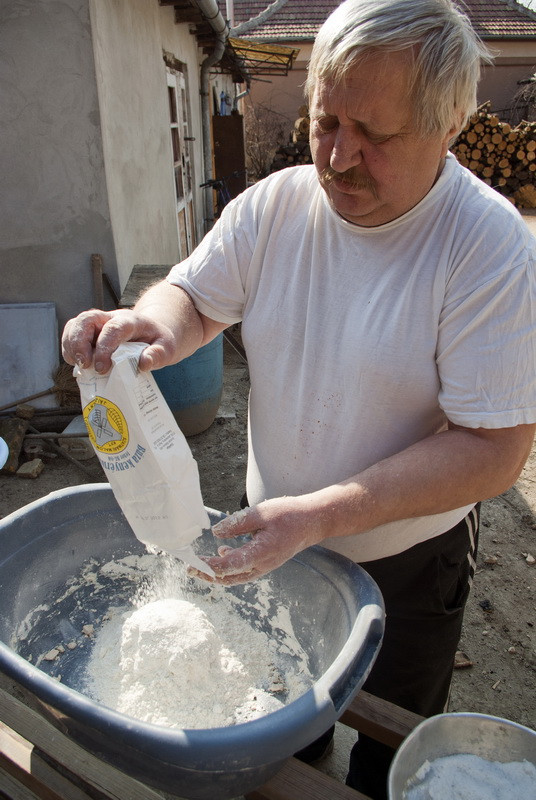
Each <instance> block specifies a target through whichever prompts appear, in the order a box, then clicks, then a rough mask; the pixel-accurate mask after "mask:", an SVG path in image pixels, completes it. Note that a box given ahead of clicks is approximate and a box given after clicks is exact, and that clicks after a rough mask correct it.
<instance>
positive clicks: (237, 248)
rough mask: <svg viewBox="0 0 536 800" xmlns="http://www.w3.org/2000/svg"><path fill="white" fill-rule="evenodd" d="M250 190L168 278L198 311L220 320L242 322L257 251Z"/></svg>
mask: <svg viewBox="0 0 536 800" xmlns="http://www.w3.org/2000/svg"><path fill="white" fill-rule="evenodd" d="M250 200H251V191H250V190H247V191H246V192H244V193H243V194H242V195H240V196H239V197H238V198H236V199H235V200H233V201H232V202H231V203H229V204H228V205H227V206H226V207H225V208H224V210H223V213H222V216H221V217H220V219H219V220H218V221H217V223H216V224H215V225H214V227H213V228H212V230H211V231H209V233H207V235H206V236H205V237H204V239H203V240H202V242H201V243H200V244H199V245H198V247H197V248H196V249H195V250H194V252H193V253H192V254H191V255H190V256H189V257H188V258H187V259H185V260H184V261H181V262H180V263H179V264H176V265H175V266H174V267H172V269H171V271H170V273H169V275H168V276H167V280H168V281H169V282H170V283H172V284H174V285H176V286H180V287H181V288H183V289H184V290H185V291H186V292H188V294H189V295H190V297H191V298H192V299H193V301H194V304H195V307H196V308H197V310H198V311H199V312H200V313H201V314H204V315H205V316H207V317H209V318H210V319H213V320H216V321H217V322H222V323H227V324H228V325H233V324H234V323H236V322H240V321H241V319H242V312H243V307H244V299H245V288H244V287H245V283H246V275H247V269H248V265H249V262H250V260H251V254H252V251H253V244H252V242H253V240H254V235H255V234H254V228H255V214H254V203H250V202H249V201H250Z"/></svg>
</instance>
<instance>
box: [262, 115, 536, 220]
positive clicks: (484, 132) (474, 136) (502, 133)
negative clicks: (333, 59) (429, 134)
mask: <svg viewBox="0 0 536 800" xmlns="http://www.w3.org/2000/svg"><path fill="white" fill-rule="evenodd" d="M298 113H299V116H298V118H297V119H296V121H295V122H294V128H293V130H292V133H291V135H290V141H289V143H288V144H286V145H283V146H281V147H280V148H279V149H278V150H277V152H276V154H275V156H274V160H273V162H272V166H271V172H276V171H277V170H280V169H284V167H291V166H294V165H296V164H310V163H311V149H310V147H309V111H308V108H307V106H301V107H300V109H299V112H298ZM451 150H452V152H453V153H454V155H455V156H456V158H457V159H458V161H459V162H460V164H463V166H464V167H467V168H468V169H470V170H471V172H473V173H474V174H475V175H477V176H478V177H479V178H481V179H482V180H483V181H484V182H485V183H487V184H488V185H489V186H493V188H494V189H497V191H499V192H501V194H504V195H505V196H506V197H509V198H510V199H511V200H512V202H514V203H515V204H516V205H518V206H520V207H525V208H536V122H526V121H522V122H520V123H519V125H516V127H512V126H511V125H509V124H508V123H507V122H501V120H500V119H499V117H498V116H496V115H495V114H493V113H492V112H491V110H490V103H489V102H488V103H484V105H482V106H480V107H479V108H478V110H477V111H476V113H475V114H473V116H472V117H471V119H470V120H469V122H468V124H467V125H466V127H465V128H464V129H463V131H462V132H461V133H460V135H459V136H458V138H457V140H456V142H455V144H454V145H453V146H452V148H451Z"/></svg>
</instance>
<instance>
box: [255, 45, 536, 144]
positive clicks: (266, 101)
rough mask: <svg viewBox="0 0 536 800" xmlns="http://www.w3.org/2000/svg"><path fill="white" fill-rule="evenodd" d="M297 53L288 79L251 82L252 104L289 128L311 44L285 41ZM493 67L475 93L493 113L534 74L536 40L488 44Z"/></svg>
mask: <svg viewBox="0 0 536 800" xmlns="http://www.w3.org/2000/svg"><path fill="white" fill-rule="evenodd" d="M285 45H288V46H289V47H295V48H297V49H299V50H300V53H299V55H298V58H297V60H296V62H295V64H294V66H293V68H292V70H291V71H290V72H289V74H288V75H287V76H271V77H270V78H268V80H269V81H270V82H269V83H265V82H260V81H254V82H253V83H252V87H251V93H250V97H251V101H252V102H253V103H258V104H261V105H264V106H267V107H268V108H271V109H272V110H274V111H277V112H278V113H280V114H282V115H283V117H285V118H286V120H287V121H288V124H289V131H290V130H291V129H292V126H293V124H294V120H295V119H296V118H297V117H298V109H299V107H300V105H302V104H303V102H304V100H303V85H304V82H305V79H306V76H307V75H306V70H307V63H308V60H309V57H310V55H311V49H312V45H311V44H309V43H306V42H285ZM489 45H490V47H491V49H492V51H493V53H494V56H495V61H494V65H493V66H490V67H485V68H484V69H483V72H482V80H481V82H480V86H479V90H478V102H479V103H484V102H486V101H487V100H491V105H492V109H493V110H497V111H500V110H502V109H509V108H510V107H511V106H512V103H513V97H514V95H515V93H516V91H517V89H518V88H519V87H518V84H517V81H519V80H523V79H525V78H529V77H530V76H531V75H532V74H533V73H534V72H535V71H536V41H530V40H529V41H501V42H497V43H495V42H491V43H489Z"/></svg>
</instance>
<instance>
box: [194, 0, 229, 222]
mask: <svg viewBox="0 0 536 800" xmlns="http://www.w3.org/2000/svg"><path fill="white" fill-rule="evenodd" d="M193 2H194V4H195V5H196V6H197V7H198V9H199V11H200V12H201V13H202V14H203V16H204V17H205V19H206V20H207V22H208V23H209V25H210V27H211V28H212V30H213V31H214V32H215V33H216V45H215V47H214V50H213V51H212V53H210V55H208V56H207V57H206V58H205V60H204V61H203V63H202V64H201V127H202V132H203V169H204V173H205V176H204V180H203V183H206V182H207V181H209V180H211V179H212V141H211V136H210V131H211V124H210V116H211V115H210V96H209V95H210V69H211V67H213V66H214V64H217V63H218V61H220V59H221V57H222V56H223V53H224V50H225V43H226V42H227V39H228V38H229V26H228V24H227V22H226V21H225V20H224V18H223V17H222V15H221V12H220V9H219V7H218V4H217V2H216V0H193ZM204 205H205V225H206V230H209V229H210V228H211V227H212V225H213V224H214V206H213V203H212V189H211V188H210V187H207V189H206V190H205V197H204Z"/></svg>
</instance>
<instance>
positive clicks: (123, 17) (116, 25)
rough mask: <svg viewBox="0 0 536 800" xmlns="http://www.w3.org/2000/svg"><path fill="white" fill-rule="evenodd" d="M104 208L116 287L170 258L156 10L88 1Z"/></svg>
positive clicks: (165, 117)
mask: <svg viewBox="0 0 536 800" xmlns="http://www.w3.org/2000/svg"><path fill="white" fill-rule="evenodd" d="M90 9H91V22H92V31H93V46H94V51H95V64H96V73H97V86H98V94H99V106H100V114H101V120H102V134H103V148H104V161H105V168H106V178H107V185H108V202H109V205H110V213H111V220H112V227H113V233H114V241H115V248H116V258H117V265H118V273H119V281H120V284H121V289H123V288H124V286H125V284H126V281H127V279H128V276H129V275H130V271H131V269H132V267H133V266H134V264H167V263H173V262H174V261H175V260H176V259H177V257H178V239H177V222H176V217H175V196H174V189H173V182H172V180H173V172H172V167H171V164H172V157H171V143H170V133H169V109H168V98H167V85H166V70H165V65H164V62H163V59H162V45H161V39H160V14H161V13H162V12H163V11H168V12H169V17H170V24H171V25H173V15H172V12H173V9H171V8H170V9H161V8H160V7H159V6H158V3H157V2H147V0H114V2H111V1H110V0H91V1H90Z"/></svg>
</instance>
